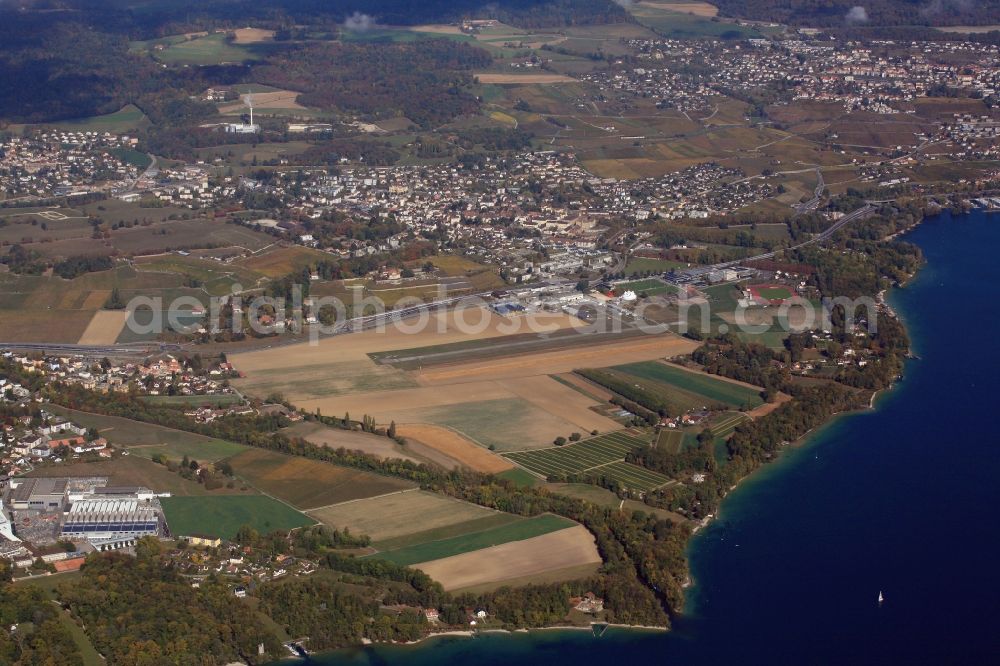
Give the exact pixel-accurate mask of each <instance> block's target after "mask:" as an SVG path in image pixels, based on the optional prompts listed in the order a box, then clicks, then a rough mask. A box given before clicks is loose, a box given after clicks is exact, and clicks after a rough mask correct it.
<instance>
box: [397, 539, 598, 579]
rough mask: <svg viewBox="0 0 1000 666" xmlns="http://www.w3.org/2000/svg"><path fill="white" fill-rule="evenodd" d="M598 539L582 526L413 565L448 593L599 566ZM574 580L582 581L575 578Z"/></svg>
mask: <svg viewBox="0 0 1000 666" xmlns="http://www.w3.org/2000/svg"><path fill="white" fill-rule="evenodd" d="M600 563H601V556H600V555H599V554H598V552H597V546H596V544H595V543H594V536H593V535H592V534H591V533H590V532H588V531H587V529H586V528H585V527H583V526H582V525H577V526H575V527H570V528H567V529H564V530H559V531H558V532H551V533H549V534H544V535H542V536H538V537H533V538H531V539H524V540H523V541H512V542H510V543H505V544H501V545H499V546H493V547H491V548H484V549H482V550H477V551H475V552H472V553H463V554H462V555H455V556H452V557H445V558H443V559H440V560H433V561H431V562H422V563H420V564H415V565H413V567H414V568H416V569H420V570H421V571H423V572H424V573H426V574H427V575H429V576H430V577H431V578H433V579H434V580H436V581H439V582H440V583H441V584H442V585H443V586H444V589H445V590H456V589H460V588H467V587H473V586H477V585H484V584H487V583H499V582H503V581H508V580H512V579H523V578H525V577H528V576H535V575H539V576H540V575H544V574H546V573H550V572H553V571H556V570H560V569H569V568H574V569H575V568H576V567H579V566H581V565H587V564H592V565H595V567H596V566H597V565H599V564H600ZM574 577H579V576H577V575H576V574H574Z"/></svg>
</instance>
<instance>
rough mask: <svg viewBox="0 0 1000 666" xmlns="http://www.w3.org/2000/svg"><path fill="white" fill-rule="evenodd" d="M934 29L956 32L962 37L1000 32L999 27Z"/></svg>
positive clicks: (958, 26) (955, 26)
mask: <svg viewBox="0 0 1000 666" xmlns="http://www.w3.org/2000/svg"><path fill="white" fill-rule="evenodd" d="M934 29H935V30H940V31H941V32H957V33H960V34H963V35H977V34H982V33H986V32H994V31H996V30H1000V25H949V26H943V27H939V28H934Z"/></svg>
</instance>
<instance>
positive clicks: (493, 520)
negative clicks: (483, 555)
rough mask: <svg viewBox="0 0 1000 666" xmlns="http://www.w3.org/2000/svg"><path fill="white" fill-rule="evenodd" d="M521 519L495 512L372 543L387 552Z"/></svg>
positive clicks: (472, 532) (465, 534)
mask: <svg viewBox="0 0 1000 666" xmlns="http://www.w3.org/2000/svg"><path fill="white" fill-rule="evenodd" d="M523 520H525V519H524V518H522V517H521V516H515V515H513V514H510V513H495V514H493V515H490V516H484V517H482V518H474V519H472V520H466V521H464V522H461V523H455V524H454V525H446V526H443V527H435V528H433V529H429V530H421V531H420V532H413V533H412V534H407V535H405V536H399V537H393V538H392V539H382V540H379V541H375V542H373V545H374V546H375V547H376V548H378V549H379V550H381V551H383V552H389V551H395V550H401V549H403V548H409V547H411V546H419V545H421V544H425V543H431V542H433V541H443V540H445V539H451V538H454V537H462V536H467V535H469V534H475V533H478V532H485V531H487V530H492V529H495V528H497V527H502V526H504V525H510V524H513V523H519V522H521V521H523ZM357 533H358V532H355V534H357Z"/></svg>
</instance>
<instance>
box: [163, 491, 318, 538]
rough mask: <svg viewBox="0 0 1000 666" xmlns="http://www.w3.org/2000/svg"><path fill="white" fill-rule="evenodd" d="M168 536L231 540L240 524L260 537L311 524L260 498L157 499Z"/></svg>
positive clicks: (305, 518)
mask: <svg viewBox="0 0 1000 666" xmlns="http://www.w3.org/2000/svg"><path fill="white" fill-rule="evenodd" d="M160 501H161V503H162V505H163V513H164V515H165V516H166V519H167V525H168V526H169V527H170V532H171V534H173V535H175V536H191V535H192V534H204V535H207V536H217V537H222V538H223V539H232V538H233V537H234V536H236V532H237V531H238V530H239V529H240V527H242V526H243V525H249V526H251V527H253V528H254V529H255V530H257V531H258V532H260V533H262V534H267V533H269V532H274V531H275V530H290V529H292V528H293V527H304V526H306V525H312V524H314V521H313V520H312V519H311V518H309V517H308V516H306V515H304V514H301V513H299V512H298V511H296V510H295V509H293V508H291V507H289V506H287V505H285V504H282V503H281V502H279V501H278V500H275V499H272V498H270V497H265V496H263V495H250V496H244V497H236V496H226V495H223V496H218V497H164V498H163V499H162V500H160Z"/></svg>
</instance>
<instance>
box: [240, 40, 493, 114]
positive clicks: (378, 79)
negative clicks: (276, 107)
mask: <svg viewBox="0 0 1000 666" xmlns="http://www.w3.org/2000/svg"><path fill="white" fill-rule="evenodd" d="M492 61H493V59H492V57H491V56H490V54H489V53H487V52H486V51H484V50H483V49H480V48H477V47H474V46H469V45H468V44H465V43H460V42H455V41H452V40H446V39H433V40H427V41H422V42H419V43H417V44H412V43H411V44H340V43H330V44H326V43H321V44H310V45H308V46H304V47H301V48H297V49H294V50H291V51H289V52H287V53H284V54H282V55H280V56H277V57H275V58H273V59H271V61H270V62H269V63H268V64H266V65H263V66H261V67H259V68H257V69H255V71H254V77H255V78H256V80H258V81H260V82H261V83H265V84H268V85H272V86H275V87H278V88H286V89H291V90H297V91H300V92H302V94H301V95H300V96H299V101H300V102H301V103H302V104H305V105H307V106H316V107H319V108H322V109H329V110H340V111H353V112H358V113H361V114H364V115H365V116H368V117H371V118H373V119H376V118H387V117H389V118H391V117H393V116H406V117H407V118H409V119H410V120H412V121H413V122H415V123H417V124H418V125H422V126H424V127H428V126H432V125H439V124H442V123H445V122H448V121H449V120H452V119H453V118H455V117H456V116H459V115H462V114H466V113H472V112H474V111H475V110H476V109H477V108H478V102H477V101H476V98H475V97H473V96H472V95H470V94H469V93H468V92H467V91H465V90H463V88H465V87H467V86H468V85H470V84H471V83H472V75H471V73H470V72H471V70H472V69H474V68H482V67H487V66H489V65H490V63H491V62H492Z"/></svg>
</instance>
